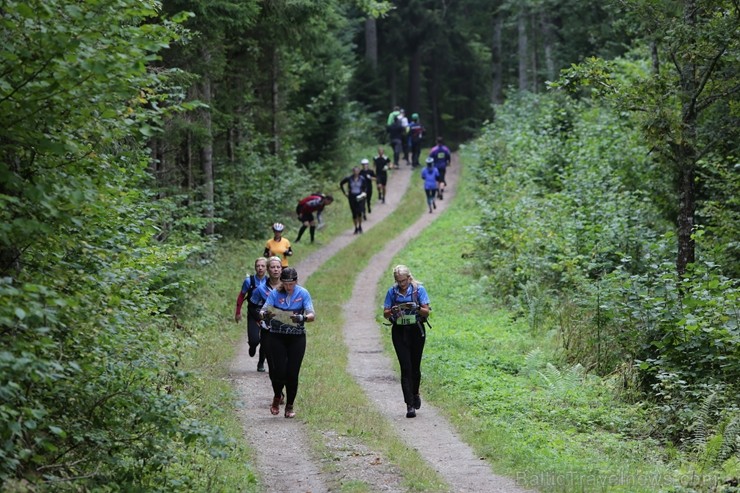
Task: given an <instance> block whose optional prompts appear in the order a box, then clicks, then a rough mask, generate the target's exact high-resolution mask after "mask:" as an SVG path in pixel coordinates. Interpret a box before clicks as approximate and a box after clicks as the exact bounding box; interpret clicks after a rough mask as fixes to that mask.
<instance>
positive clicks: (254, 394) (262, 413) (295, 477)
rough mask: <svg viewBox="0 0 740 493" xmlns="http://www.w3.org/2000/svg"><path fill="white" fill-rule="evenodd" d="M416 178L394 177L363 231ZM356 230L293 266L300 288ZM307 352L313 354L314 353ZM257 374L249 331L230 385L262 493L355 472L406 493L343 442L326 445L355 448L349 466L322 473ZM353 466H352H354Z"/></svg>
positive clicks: (311, 487) (407, 173) (316, 489)
mask: <svg viewBox="0 0 740 493" xmlns="http://www.w3.org/2000/svg"><path fill="white" fill-rule="evenodd" d="M412 175H413V176H414V177H416V178H417V179H418V176H417V175H418V171H416V170H414V171H413V172H412V171H411V170H410V169H408V168H406V169H405V168H403V167H402V168H401V169H399V170H394V171H392V172H391V174H390V175H389V177H388V184H387V197H386V203H385V204H377V203H376V204H373V209H372V211H373V212H372V213H371V214H369V215H368V221H364V222H363V229H364V231H365V232H367V231H369V230H370V229H371V228H372V227H374V225H375V224H377V223H378V222H379V221H380V220H382V219H383V218H385V217H386V216H388V215H389V214H390V213H391V212H392V211H393V210H394V209H396V208H397V207H398V205H399V203H400V201H401V199H402V198H403V194H404V192H405V190H406V189H407V187H408V186H409V183H410V181H411V177H412ZM418 181H419V182H420V181H421V180H418ZM419 186H420V183H419ZM335 207H341V208H343V209H346V213H347V214H349V208H348V205H347V202H346V201H344V200H339V199H337V201H336V204H335ZM353 231H354V230H353V229H348V230H347V231H345V232H343V233H341V234H340V235H339V236H338V237H336V238H335V239H334V240H332V241H331V242H330V243H329V244H327V245H326V246H324V247H322V248H320V249H317V250H316V251H314V252H312V253H311V254H310V255H308V256H307V257H306V258H305V259H303V260H302V261H301V262H300V263H298V264H297V265H296V266H295V268H296V270H297V271H298V275H299V277H300V279H301V284H304V283H305V282H306V279H307V278H308V277H309V276H311V274H313V273H314V272H316V271H317V270H318V269H319V268H320V267H321V265H323V264H324V262H326V261H327V260H329V259H330V258H331V257H332V256H333V255H335V254H336V253H337V252H339V251H340V250H341V249H343V248H345V247H346V246H348V245H349V244H351V243H352V241H354V240H355V238H357V236H356V235H354V234H353ZM319 238H320V234H319ZM296 247H297V248H300V243H298V244H296V245H294V248H296ZM256 256H257V255H255V257H256ZM317 315H318V317H319V321H318V322H317V323H319V324H320V323H321V321H320V320H321V318H320V317H321V314H320V313H318V314H317ZM309 329H310V328H309ZM308 351H310V348H309V349H308ZM307 356H308V355H307ZM256 370H257V358H256V357H253V358H250V357H249V345H248V344H247V338H246V326H245V328H244V337H243V339H242V341H240V343H239V347H238V349H237V355H236V357H235V358H234V360H233V361H232V363H231V365H230V372H229V379H230V380H231V381H232V383H233V385H234V387H235V390H236V393H237V396H238V397H239V399H240V403H239V404H240V407H239V409H238V411H237V412H238V414H239V419H240V421H241V423H242V428H243V430H244V436H245V438H246V440H247V442H248V443H249V444H250V445H251V446H252V447H253V448H254V450H255V451H256V454H255V468H256V472H257V475H258V476H259V478H260V482H261V484H262V485H263V486H264V488H263V490H264V491H269V492H273V491H280V492H311V493H323V492H329V491H331V489H330V485H331V484H332V483H336V482H338V479H340V478H341V477H342V476H343V475H346V476H348V478H345V479H352V478H353V476H350V475H352V474H354V473H355V472H356V473H357V474H358V475H359V476H361V477H360V478H359V479H361V480H362V481H363V482H366V483H368V484H370V485H372V487H373V488H374V490H373V491H392V492H395V491H403V489H401V488H400V487H398V485H397V483H398V481H400V480H401V478H394V477H392V476H393V474H392V473H391V472H389V471H390V470H391V468H390V466H384V467H375V466H373V467H368V466H367V463H370V462H372V461H373V459H372V457H371V456H373V454H371V452H369V451H366V450H357V449H358V448H359V449H362V447H361V446H359V445H358V444H348V443H345V442H343V441H342V440H343V438H341V437H326V438H327V441H328V442H330V443H328V444H327V445H328V446H329V447H330V448H331V449H332V450H337V451H338V452H339V453H342V451H346V450H347V449H351V450H350V451H349V453H344V454H343V455H345V456H346V457H347V458H348V460H347V461H346V462H347V464H342V467H345V469H346V470H344V471H339V472H337V473H335V475H333V476H332V475H330V474H328V473H325V472H324V471H322V461H323V460H327V459H324V458H320V457H315V456H313V452H312V450H311V447H310V444H309V440H308V437H307V430H306V427H305V426H304V424H303V423H302V422H301V421H300V419H285V418H284V417H283V415H282V413H281V414H279V415H278V416H272V415H271V414H270V411H269V407H270V402H271V401H272V387H271V386H270V380H269V377H268V374H267V373H258V372H257V371H256ZM300 400H301V395H300V389H299V392H298V398H297V400H296V411H297V412H298V413H299V418H300V412H301V402H300ZM282 410H283V409H282V408H281V411H282ZM369 457H370V458H369ZM342 462H344V461H342ZM351 462H354V467H353V464H351ZM332 464H334V462H333V463H332ZM333 469H336V468H333ZM384 472H385V473H386V474H384ZM389 476H390V477H389Z"/></svg>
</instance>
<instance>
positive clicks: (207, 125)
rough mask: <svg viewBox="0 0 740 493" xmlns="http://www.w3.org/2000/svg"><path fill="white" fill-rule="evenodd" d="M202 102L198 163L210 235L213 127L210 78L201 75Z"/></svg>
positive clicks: (211, 231) (208, 233)
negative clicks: (203, 139)
mask: <svg viewBox="0 0 740 493" xmlns="http://www.w3.org/2000/svg"><path fill="white" fill-rule="evenodd" d="M201 86H202V97H203V102H204V103H205V104H207V105H208V106H209V108H206V109H205V110H204V111H203V129H204V130H205V137H204V138H205V142H203V144H202V146H201V148H200V163H201V168H202V171H203V201H204V203H205V216H206V218H208V220H209V221H208V223H207V224H206V229H205V233H206V234H207V235H212V234H213V232H214V222H213V218H214V204H213V200H214V190H213V129H212V117H211V109H210V105H211V99H212V98H211V78H210V77H209V76H208V75H205V76H204V77H203V82H202V85H201Z"/></svg>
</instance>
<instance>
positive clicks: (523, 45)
mask: <svg viewBox="0 0 740 493" xmlns="http://www.w3.org/2000/svg"><path fill="white" fill-rule="evenodd" d="M517 28H518V29H517V46H518V51H517V56H518V58H519V90H520V91H526V90H528V89H529V77H528V76H527V61H528V60H529V57H528V56H527V54H528V53H529V46H528V41H529V40H528V39H527V18H526V15H525V13H524V10H523V9H522V11H520V12H519V17H518V19H517Z"/></svg>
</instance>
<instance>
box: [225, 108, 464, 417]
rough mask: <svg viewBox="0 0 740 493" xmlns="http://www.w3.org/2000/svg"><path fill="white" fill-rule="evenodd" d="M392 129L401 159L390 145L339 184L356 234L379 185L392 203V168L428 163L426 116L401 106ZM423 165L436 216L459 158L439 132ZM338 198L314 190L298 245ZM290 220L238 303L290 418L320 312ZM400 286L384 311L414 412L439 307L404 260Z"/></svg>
mask: <svg viewBox="0 0 740 493" xmlns="http://www.w3.org/2000/svg"><path fill="white" fill-rule="evenodd" d="M386 130H387V132H388V135H389V140H390V144H391V147H392V149H393V158H392V161H391V158H390V157H389V156H387V155H386V154H385V150H384V148H383V146H379V147H378V153H377V155H376V156H375V157H374V158H373V168H371V167H370V160H368V159H362V160H361V161H360V166H355V167H353V168H352V173H351V174H350V175H348V176H346V177H344V178H343V179H342V180H341V181H340V182H339V188H340V190H341V191H342V193H343V194H344V195H345V196H346V197H347V199H348V202H349V207H350V211H351V214H352V220H353V223H354V234H361V233H362V232H363V229H362V222H363V220H367V215H368V214H370V213H372V198H373V185H375V186H376V187H377V191H378V197H377V200H378V203H380V204H385V201H386V185H387V183H388V175H389V170H391V169H399V161H400V159H401V157H403V159H404V160H405V161H406V164H407V166H410V167H411V168H412V169H414V168H417V167H420V163H419V158H420V155H421V146H422V139H423V136H424V132H425V129H424V126H423V125H422V124H421V122H420V119H419V115H418V114H417V113H414V114H412V115H411V119H410V120H408V119H406V117H405V113H404V110H403V109H401V108H398V107H396V108H394V110H393V111H392V112H391V113H390V114H389V115H388V120H387V126H386ZM425 162H426V166H425V167H424V168H423V169H422V170H421V178H422V180H423V183H424V190H425V193H426V199H427V205H428V207H429V212H430V213H431V212H432V211H433V210H434V209H436V208H437V204H436V200H437V199H439V200H443V199H444V191H445V187H446V185H447V182H446V181H445V175H446V170H447V167H448V166H449V165H450V162H451V153H450V150H449V148H448V147H447V146H445V145H444V142H443V139H442V138H441V137H438V138H437V139H436V145H435V146H434V147H432V149H431V150H430V152H429V155H428V157H427V158H426V160H425ZM333 201H334V198H333V197H332V196H331V195H324V194H322V193H314V194H311V195H308V196H306V197H304V198H302V199H301V200H299V201H298V204H297V206H296V214H297V217H298V221H299V222H300V223H301V226H300V228H299V230H298V235H297V237H296V240H295V242H296V243H298V242H299V241H300V240H301V238H302V237H303V235H304V233H305V232H306V230H308V232H309V237H310V241H311V243H313V242H314V239H315V232H316V229H317V227H318V226H319V225H320V224H321V213H322V211H323V210H324V207H325V206H327V205H329V204H331V203H332V202H333ZM284 230H285V225H284V224H282V223H280V222H277V223H274V224H273V225H272V232H273V236H272V238H270V239H269V240H267V242H266V243H265V248H264V252H263V256H262V257H259V258H257V259H256V260H255V262H254V274H250V275H248V276H247V277H246V278H245V279H244V281H243V282H242V287H241V290H240V292H239V295H238V297H237V300H236V312H235V316H234V318H235V320H236V322H239V321H240V320H241V319H242V307H243V304H244V302H245V301H246V302H247V338H248V345H249V356H250V357H254V356H255V355H256V354H257V348H258V347H259V357H258V361H257V371H258V372H265V371H266V369H265V363H267V367H268V368H269V375H270V381H271V386H272V390H273V399H272V402H271V404H270V413H271V414H273V415H277V414H279V413H280V407H281V406H282V405H283V404H284V405H285V410H284V415H285V417H286V418H293V417H295V415H296V414H295V411H294V407H293V406H294V402H295V399H296V395H297V390H298V377H299V373H300V369H301V364H302V361H303V357H304V355H305V351H306V330H305V324H306V323H308V322H313V321H315V319H316V314H315V312H314V308H313V301H312V299H311V295H310V293H309V292H308V291H307V290H306V289H305V288H304V287H302V286H300V285H298V283H297V282H298V273H297V272H296V270H295V269H293V268H291V267H289V266H288V264H289V260H288V259H289V257H290V256H292V255H293V250H292V245H291V243H290V241H289V240H288V239H287V238H285V237H284V236H283V232H284ZM393 278H394V284H393V286H391V288H390V289H389V290H388V291H387V293H386V297H385V301H384V305H383V316H384V317H385V318H386V319H387V320H389V321H390V322H391V325H392V340H393V347H394V349H395V352H396V356H397V358H398V361H399V365H400V369H401V389H402V391H403V398H404V402H405V404H406V417H407V418H413V417H415V416H416V410H418V409H419V408H420V407H421V397H420V394H419V386H420V382H421V358H422V353H423V350H424V343H425V340H426V331H425V323H426V320H427V318H428V317H429V313H430V311H431V307H430V304H429V296H428V295H427V292H426V290H425V288H424V287H423V286H422V285H421V283H420V282H418V281H416V280H415V279H414V278H413V277H412V275H411V272H410V271H409V269H408V267H406V266H404V265H398V266H396V267H394V269H393Z"/></svg>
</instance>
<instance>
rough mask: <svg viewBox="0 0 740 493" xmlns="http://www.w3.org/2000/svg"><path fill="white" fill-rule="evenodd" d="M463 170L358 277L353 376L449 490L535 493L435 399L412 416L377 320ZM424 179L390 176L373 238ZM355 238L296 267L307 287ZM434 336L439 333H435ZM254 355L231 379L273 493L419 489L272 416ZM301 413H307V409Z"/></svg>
mask: <svg viewBox="0 0 740 493" xmlns="http://www.w3.org/2000/svg"><path fill="white" fill-rule="evenodd" d="M459 171H460V166H459V163H458V162H457V157H456V156H453V162H452V166H451V167H450V168H448V171H447V181H448V184H449V187H448V189H447V191H446V193H445V200H443V201H439V200H438V201H437V210H436V211H435V212H434V213H433V214H423V215H421V216H420V218H419V219H418V220H417V221H416V222H415V223H414V224H412V225H411V226H409V227H408V228H407V229H405V230H403V231H402V232H400V233H399V235H398V236H396V238H394V239H392V240H391V241H390V242H389V243H388V244H387V245H386V246H385V247H384V248H383V250H382V251H381V252H379V253H378V254H376V255H375V256H374V257H373V258H372V259H371V260H370V262H369V264H368V265H367V267H366V268H365V269H364V270H363V271H362V272H361V273H360V274H359V275H358V276H357V278H356V279H357V281H356V283H355V285H354V288H353V292H352V297H351V299H350V300H349V301H348V302H347V303H346V305H345V307H344V319H345V326H344V340H345V344H346V345H347V348H348V354H349V356H348V360H349V363H348V372H349V373H350V374H351V375H352V376H353V378H354V379H355V380H356V381H357V382H358V383H359V385H360V386H361V387H362V389H363V390H364V391H365V393H366V394H367V395H368V397H369V399H370V401H371V402H372V403H374V404H375V406H376V407H377V409H378V410H379V411H380V412H381V413H382V414H383V415H384V416H385V417H386V418H387V420H388V423H389V425H390V426H392V427H393V428H394V431H395V432H396V434H397V435H398V436H399V437H400V438H401V440H403V441H404V442H405V443H407V444H408V445H409V446H410V447H412V448H414V449H415V450H417V451H418V452H419V453H420V454H421V456H422V457H423V458H424V459H425V460H426V461H427V462H428V463H429V464H430V465H431V466H432V467H433V468H434V469H435V470H436V471H437V472H438V474H439V475H440V477H442V478H443V479H444V480H445V481H446V482H447V484H448V491H451V492H463V491H464V492H481V493H484V492H485V493H497V492H498V493H504V492H506V493H509V492H511V493H520V492H524V491H525V490H523V489H521V488H518V487H517V486H516V484H515V483H514V481H513V480H511V479H509V478H504V477H500V476H496V475H494V474H493V473H492V472H491V470H490V466H489V464H488V463H487V462H486V461H484V460H481V459H480V458H479V457H477V456H476V455H475V453H474V452H473V450H472V448H471V447H470V446H469V445H467V444H466V443H464V442H463V441H462V439H461V438H460V436H459V435H458V434H457V433H456V432H455V430H454V429H453V427H452V426H451V425H450V424H449V422H448V421H447V420H446V419H445V418H444V417H443V416H442V414H441V413H440V412H438V411H437V410H436V409H435V408H434V407H433V406H431V405H430V404H429V403H428V402H423V404H422V408H421V409H420V410H419V411H418V416H417V417H416V418H414V419H408V418H406V417H405V412H406V408H405V404H404V402H403V396H402V393H401V386H400V383H399V380H398V376H397V375H396V373H395V371H394V370H393V364H392V361H391V359H390V358H389V357H388V356H387V355H386V354H385V351H384V348H383V341H382V335H381V330H383V329H382V326H379V325H378V323H377V321H376V315H377V314H378V313H379V310H380V307H379V306H376V302H375V300H376V299H377V293H378V290H381V291H382V292H385V291H386V289H387V288H388V287H389V286H390V284H391V283H392V281H393V278H392V275H391V269H390V267H391V266H390V264H389V262H390V259H392V258H393V257H394V256H395V255H396V254H397V253H398V252H400V251H402V249H403V248H404V246H405V245H406V244H407V243H408V242H409V241H410V240H411V239H412V238H414V237H416V236H417V235H418V234H419V233H420V232H421V231H422V230H423V229H424V228H426V227H427V226H428V225H429V224H431V222H432V221H434V220H435V219H436V218H437V217H438V216H439V215H440V214H441V213H442V212H443V211H444V210H445V209H446V207H447V206H448V204H449V203H450V202H451V200H452V199H453V198H454V194H455V190H456V188H457V187H456V184H457V180H458V177H459ZM418 175H419V170H411V169H410V168H404V165H403V164H402V165H401V169H399V170H397V171H395V172H394V173H393V175H392V176H390V177H389V180H388V193H387V199H386V204H377V205H376V206H375V207H374V208H373V213H372V214H371V215H370V216H368V217H369V219H370V220H369V221H367V222H365V223H363V229H364V230H365V231H366V232H367V231H368V230H369V229H371V228H372V227H373V226H374V225H375V224H377V223H378V222H380V220H382V219H383V218H384V217H386V216H387V215H388V214H390V213H391V212H392V211H393V210H394V209H395V208H396V207H398V205H399V203H400V200H401V198H402V196H403V193H404V191H405V190H406V188H407V187H408V186H409V184H410V183H412V186H421V179H420V178H419V176H418ZM338 204H339V202H338ZM344 207H347V206H346V205H344ZM419 207H420V208H426V207H425V204H419ZM355 238H357V236H355V235H353V231H352V229H350V230H347V231H345V232H344V233H342V234H341V235H340V236H339V237H337V238H336V239H334V240H333V241H332V242H331V243H329V244H328V245H326V246H325V247H323V248H320V249H318V250H317V251H315V252H313V253H312V254H311V255H309V256H308V257H307V258H306V259H304V260H303V261H302V262H300V263H299V264H298V265H297V266H296V269H297V271H298V274H299V277H300V279H301V282H302V283H304V282H305V279H306V278H307V277H308V276H310V275H311V274H312V273H314V272H316V271H317V270H318V269H319V268H320V267H321V266H322V265H323V264H324V262H326V261H327V260H329V259H330V258H331V257H332V256H333V255H335V254H336V253H337V252H339V251H340V250H341V249H343V248H345V247H346V246H348V245H349V244H351V243H352V241H353V240H354V239H355ZM422 281H423V280H422ZM430 298H431V300H432V305H434V290H433V288H430ZM430 337H433V331H432V332H430ZM247 349H248V346H247V343H246V338H245V339H244V341H243V342H242V343H241V344H240V347H239V352H238V355H237V357H236V359H235V360H234V362H233V364H232V373H231V376H232V379H233V380H234V384H235V386H236V388H237V391H238V393H239V395H240V397H241V399H242V402H243V407H242V408H241V409H240V417H241V420H242V423H243V427H244V433H245V436H246V438H247V440H248V441H249V443H250V444H251V445H252V446H253V447H254V448H255V450H257V454H256V468H257V471H258V474H259V476H260V477H261V481H262V484H263V485H264V491H280V492H283V491H285V492H288V491H290V492H294V491H295V492H311V493H325V492H329V491H337V490H338V489H339V488H336V485H338V484H344V483H346V482H351V481H356V482H361V483H364V484H365V485H367V486H368V487H369V488H370V489H369V491H373V492H391V493H400V492H405V491H409V488H408V487H405V486H404V485H403V480H404V478H403V477H402V476H401V475H400V474H399V473H398V471H397V470H396V468H395V467H394V466H393V465H392V464H391V463H390V461H388V460H387V459H386V458H383V457H381V455H380V454H378V453H376V452H374V451H370V450H367V447H365V446H363V445H362V444H361V443H358V441H357V440H355V439H352V438H350V437H347V436H340V435H339V434H325V436H324V441H325V446H326V447H327V449H328V450H329V454H327V455H329V456H331V457H316V456H314V455H313V452H312V450H311V447H310V444H309V439H308V437H307V429H306V427H305V426H304V425H303V424H302V422H301V421H300V419H296V420H289V419H284V418H283V417H282V415H280V416H272V415H270V413H269V411H268V407H269V403H270V401H271V398H272V391H271V388H270V385H269V379H268V377H267V374H265V373H257V372H256V371H255V368H256V359H254V358H249V357H248V353H247ZM422 366H423V363H422ZM422 398H423V383H422ZM299 400H300V391H299ZM297 411H298V412H300V407H298V408H297ZM325 461H331V467H328V468H327V467H322V464H324V463H325ZM327 471H329V472H327Z"/></svg>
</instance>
